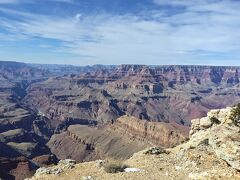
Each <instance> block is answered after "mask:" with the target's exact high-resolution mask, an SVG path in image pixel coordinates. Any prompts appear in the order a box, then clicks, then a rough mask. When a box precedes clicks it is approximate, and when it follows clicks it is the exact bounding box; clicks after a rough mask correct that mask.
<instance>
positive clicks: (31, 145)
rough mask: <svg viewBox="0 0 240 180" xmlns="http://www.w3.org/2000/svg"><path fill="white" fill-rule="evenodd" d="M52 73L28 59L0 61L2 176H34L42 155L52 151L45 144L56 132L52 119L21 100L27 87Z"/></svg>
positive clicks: (21, 177)
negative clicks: (21, 61)
mask: <svg viewBox="0 0 240 180" xmlns="http://www.w3.org/2000/svg"><path fill="white" fill-rule="evenodd" d="M48 75H49V73H48V72H47V71H44V70H39V69H34V68H31V67H29V66H28V65H26V64H24V63H16V62H0V147H1V148H0V178H4V179H15V178H16V179H23V178H25V177H27V176H31V175H32V174H33V173H34V170H35V169H36V168H37V167H38V166H40V165H41V166H42V165H43V164H44V163H45V162H44V161H41V159H43V157H42V156H43V155H45V156H49V157H50V155H51V152H50V150H49V148H48V147H47V146H46V145H45V143H46V142H47V141H48V139H49V138H50V136H51V135H52V132H51V128H50V126H49V124H48V121H47V120H48V119H47V118H44V117H39V116H38V115H37V113H36V112H35V111H34V110H32V109H30V108H28V107H27V106H25V105H24V104H23V103H22V102H21V99H22V98H23V97H24V96H25V95H26V88H27V87H28V86H29V85H30V84H32V83H34V82H39V81H43V80H46V78H48ZM33 109H34V108H33ZM34 158H38V162H34V160H33V159H34ZM52 162H53V161H52ZM49 163H51V161H49Z"/></svg>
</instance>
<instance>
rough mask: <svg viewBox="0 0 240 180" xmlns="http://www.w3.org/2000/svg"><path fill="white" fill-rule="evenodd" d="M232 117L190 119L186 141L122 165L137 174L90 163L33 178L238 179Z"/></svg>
mask: <svg viewBox="0 0 240 180" xmlns="http://www.w3.org/2000/svg"><path fill="white" fill-rule="evenodd" d="M231 114H232V108H226V109H220V110H212V111H210V112H209V113H208V114H207V116H206V117H204V118H201V119H194V120H192V127H191V131H190V139H189V141H188V142H186V143H184V144H181V145H179V146H177V147H175V148H170V149H162V148H156V147H155V148H150V149H147V150H144V151H141V152H138V153H135V154H134V155H133V156H132V157H131V158H130V159H128V160H126V161H124V162H123V163H124V164H125V165H127V166H128V167H131V168H135V169H140V171H136V172H126V171H125V172H124V171H123V172H119V173H114V174H112V173H107V172H106V171H104V168H103V166H102V165H101V164H104V163H106V161H101V163H99V162H100V161H92V162H87V163H80V164H76V165H75V166H74V168H72V169H64V170H63V171H61V173H59V174H55V173H53V174H52V173H42V171H41V173H39V171H37V173H36V174H35V175H34V177H33V178H32V179H53V178H57V179H66V178H71V179H86V178H87V179H114V180H120V179H139V180H140V179H240V127H239V126H238V125H237V124H236V123H234V122H233V120H231V119H232V118H231ZM46 172H48V171H46Z"/></svg>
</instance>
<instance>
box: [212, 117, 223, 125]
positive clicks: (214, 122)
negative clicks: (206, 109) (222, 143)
mask: <svg viewBox="0 0 240 180" xmlns="http://www.w3.org/2000/svg"><path fill="white" fill-rule="evenodd" d="M210 121H211V122H212V123H213V124H221V121H219V120H218V119H217V118H216V117H211V118H210Z"/></svg>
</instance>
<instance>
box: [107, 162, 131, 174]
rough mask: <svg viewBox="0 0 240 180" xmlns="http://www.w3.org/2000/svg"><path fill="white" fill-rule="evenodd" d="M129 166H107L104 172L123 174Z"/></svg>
mask: <svg viewBox="0 0 240 180" xmlns="http://www.w3.org/2000/svg"><path fill="white" fill-rule="evenodd" d="M127 167H128V166H127V165H125V164H106V165H105V166H104V170H105V171H106V172H107V173H118V172H123V171H124V169H126V168H127Z"/></svg>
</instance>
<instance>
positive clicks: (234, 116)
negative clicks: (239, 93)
mask: <svg viewBox="0 0 240 180" xmlns="http://www.w3.org/2000/svg"><path fill="white" fill-rule="evenodd" d="M230 119H231V120H232V122H233V124H235V125H236V126H240V103H239V104H237V105H236V106H234V107H233V109H232V111H231V116H230Z"/></svg>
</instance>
